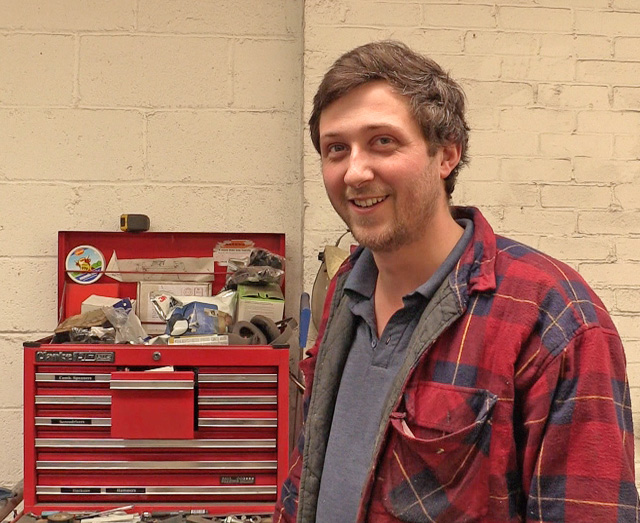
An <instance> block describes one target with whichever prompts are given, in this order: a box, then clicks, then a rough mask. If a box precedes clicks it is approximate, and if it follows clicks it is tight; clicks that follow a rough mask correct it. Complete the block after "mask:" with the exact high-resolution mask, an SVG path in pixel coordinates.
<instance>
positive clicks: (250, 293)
mask: <svg viewBox="0 0 640 523" xmlns="http://www.w3.org/2000/svg"><path fill="white" fill-rule="evenodd" d="M256 314H261V315H262V316H266V317H267V318H271V319H272V320H273V321H280V320H281V319H282V316H283V314H284V296H283V295H282V289H281V288H280V286H279V285H278V284H277V283H271V284H268V285H238V313H237V315H236V321H251V318H253V317H254V316H255V315H256Z"/></svg>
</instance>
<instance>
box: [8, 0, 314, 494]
mask: <svg viewBox="0 0 640 523" xmlns="http://www.w3.org/2000/svg"><path fill="white" fill-rule="evenodd" d="M0 13H1V14H0V71H1V72H2V74H0V151H1V152H0V275H1V279H2V292H3V300H2V302H3V303H4V304H5V306H4V307H3V313H2V315H0V376H1V378H0V441H2V446H1V448H2V450H1V451H0V485H9V486H12V485H13V484H14V483H16V482H17V481H18V479H19V478H20V477H22V470H21V469H22V442H21V435H22V421H21V416H22V386H21V385H22V376H21V374H22V371H21V367H22V342H23V341H26V340H34V339H38V338H41V337H43V336H45V335H48V334H50V333H51V332H52V331H53V329H54V327H55V326H56V295H57V289H56V255H57V245H56V242H57V231H59V230H103V231H115V230H118V226H119V217H120V214H122V213H125V212H138V213H145V214H148V215H149V216H150V218H151V226H152V230H155V231H164V230H168V231H247V232H284V233H286V235H287V246H286V247H287V253H288V255H289V262H288V264H287V271H288V272H287V275H288V278H287V298H288V300H289V302H290V303H291V304H293V306H292V309H294V310H293V311H292V312H295V309H296V307H295V304H296V302H297V296H299V293H300V290H301V286H302V260H301V254H302V230H301V220H302V210H303V205H302V198H303V190H302V174H301V163H302V159H301V158H302V138H301V130H302V123H301V120H300V113H301V92H302V83H301V82H302V76H301V71H302V54H303V50H302V41H303V40H302V4H301V3H300V2H299V1H298V0H241V1H235V0H226V1H225V0H218V1H216V2H204V1H198V0H185V1H180V2H173V1H161V0H112V1H109V2H103V1H102V0H25V1H20V2H13V1H12V0H0Z"/></svg>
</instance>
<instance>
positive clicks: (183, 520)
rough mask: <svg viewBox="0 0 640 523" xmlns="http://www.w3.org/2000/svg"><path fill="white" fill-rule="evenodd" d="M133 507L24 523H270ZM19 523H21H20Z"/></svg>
mask: <svg viewBox="0 0 640 523" xmlns="http://www.w3.org/2000/svg"><path fill="white" fill-rule="evenodd" d="M133 508H134V507H133V505H126V506H123V507H117V508H112V509H108V510H103V511H99V512H86V513H70V512H45V513H43V514H42V515H41V516H36V515H33V514H29V515H27V516H26V517H27V518H28V521H27V520H25V521H24V522H23V523H271V521H272V518H271V515H270V514H226V515H213V514H210V513H209V511H208V510H206V509H191V510H173V511H162V510H158V511H150V512H148V511H144V512H141V513H139V512H130V511H131V509H133ZM19 521H20V520H19Z"/></svg>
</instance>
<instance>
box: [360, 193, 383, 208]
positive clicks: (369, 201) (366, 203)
mask: <svg viewBox="0 0 640 523" xmlns="http://www.w3.org/2000/svg"><path fill="white" fill-rule="evenodd" d="M386 199H387V197H386V196H381V197H379V198H359V199H356V198H354V199H353V200H351V201H352V202H353V204H354V205H355V206H356V207H360V208H361V209H366V208H367V207H372V206H374V205H375V204H376V203H380V202H382V201H384V200H386Z"/></svg>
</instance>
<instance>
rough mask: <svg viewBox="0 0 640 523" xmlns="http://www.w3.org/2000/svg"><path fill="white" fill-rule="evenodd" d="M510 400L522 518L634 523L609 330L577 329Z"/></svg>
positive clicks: (625, 410)
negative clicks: (519, 470) (512, 402)
mask: <svg viewBox="0 0 640 523" xmlns="http://www.w3.org/2000/svg"><path fill="white" fill-rule="evenodd" d="M516 401H517V402H519V403H520V405H516V412H520V413H521V416H522V419H521V420H520V423H518V424H517V426H519V427H520V429H517V431H518V430H519V431H521V432H520V433H519V434H518V433H517V434H516V439H517V443H518V446H519V448H520V452H519V456H520V459H521V460H522V473H523V477H522V486H523V489H524V494H525V496H526V521H531V522H533V521H537V522H540V521H545V522H550V521H581V522H596V521H617V522H627V521H638V514H639V513H640V504H639V502H638V492H637V489H636V486H635V472H634V439H633V423H632V416H631V401H630V397H629V384H628V381H627V376H626V362H625V357H624V352H623V348H622V344H621V342H620V338H619V336H618V334H617V333H616V332H615V331H613V330H609V329H605V328H603V327H601V326H589V327H585V328H584V329H583V330H582V331H581V332H580V333H578V334H577V335H576V336H575V337H574V339H573V340H572V341H571V342H570V343H569V344H568V345H567V346H566V347H565V348H564V350H562V351H561V352H560V353H559V354H557V355H555V356H554V357H553V358H551V361H550V362H549V363H548V364H547V365H546V366H544V367H543V370H541V371H540V372H539V373H538V375H537V376H535V379H534V380H533V381H532V385H530V386H527V387H526V390H520V391H518V394H517V397H516Z"/></svg>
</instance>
